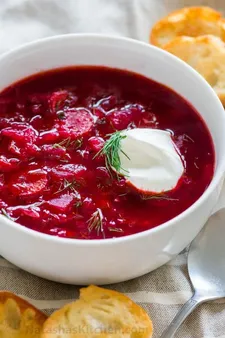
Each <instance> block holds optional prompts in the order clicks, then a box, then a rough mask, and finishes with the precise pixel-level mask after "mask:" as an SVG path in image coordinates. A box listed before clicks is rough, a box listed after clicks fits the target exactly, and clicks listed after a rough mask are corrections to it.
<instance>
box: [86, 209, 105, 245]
mask: <svg viewBox="0 0 225 338" xmlns="http://www.w3.org/2000/svg"><path fill="white" fill-rule="evenodd" d="M87 224H88V231H89V232H92V231H93V230H96V232H97V236H99V234H100V233H101V234H102V236H103V238H105V232H104V228H103V214H102V211H101V209H99V208H97V210H96V211H95V212H93V214H92V216H91V218H90V219H89V220H88V222H87Z"/></svg>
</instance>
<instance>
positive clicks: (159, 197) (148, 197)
mask: <svg viewBox="0 0 225 338" xmlns="http://www.w3.org/2000/svg"><path fill="white" fill-rule="evenodd" d="M141 199H142V200H146V201H147V200H167V201H178V199H177V198H171V197H169V196H167V195H162V194H158V195H141Z"/></svg>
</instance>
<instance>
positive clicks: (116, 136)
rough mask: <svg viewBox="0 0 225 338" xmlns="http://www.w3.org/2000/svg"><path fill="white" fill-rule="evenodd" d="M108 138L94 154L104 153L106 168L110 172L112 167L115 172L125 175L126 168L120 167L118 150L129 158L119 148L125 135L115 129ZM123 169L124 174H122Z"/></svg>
mask: <svg viewBox="0 0 225 338" xmlns="http://www.w3.org/2000/svg"><path fill="white" fill-rule="evenodd" d="M107 136H110V138H109V139H108V140H107V141H106V142H105V144H104V146H103V148H102V149H101V150H100V151H99V152H98V153H97V154H96V155H95V156H94V158H95V157H97V156H99V155H105V165H106V168H107V170H108V171H109V172H110V173H111V171H112V169H114V170H116V172H117V173H120V174H121V175H124V176H126V173H127V170H125V169H123V168H122V167H121V160H120V156H119V152H121V153H122V154H123V155H124V156H126V157H127V158H128V160H130V158H129V157H128V156H127V154H125V152H124V151H123V150H122V149H121V141H122V140H123V139H125V138H126V135H122V132H121V131H117V132H115V133H113V134H109V135H107ZM121 171H124V172H125V174H122V173H121Z"/></svg>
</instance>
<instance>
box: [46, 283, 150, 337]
mask: <svg viewBox="0 0 225 338" xmlns="http://www.w3.org/2000/svg"><path fill="white" fill-rule="evenodd" d="M152 330H153V328H152V322H151V319H150V318H149V316H148V315H147V313H146V312H145V311H144V310H143V309H142V308H141V307H140V306H138V305H137V304H135V303H134V302H133V301H132V300H130V299H129V298H128V297H126V296H125V295H123V294H121V293H119V292H116V291H111V290H107V289H103V288H100V287H97V286H92V285H91V286H89V287H87V288H82V289H81V292H80V299H79V300H77V301H74V302H73V303H70V304H68V305H66V306H64V307H63V308H61V309H59V310H57V311H56V312H54V313H53V314H52V315H51V316H50V317H49V318H48V319H47V321H46V322H45V324H44V327H43V333H42V336H41V337H42V338H74V337H76V338H86V337H88V338H94V337H98V338H100V337H101V338H109V337H110V338H111V337H113V338H117V337H118V338H123V337H124V338H125V337H126V338H129V337H135V338H150V337H152Z"/></svg>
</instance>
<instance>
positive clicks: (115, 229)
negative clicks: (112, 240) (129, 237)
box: [108, 227, 123, 232]
mask: <svg viewBox="0 0 225 338" xmlns="http://www.w3.org/2000/svg"><path fill="white" fill-rule="evenodd" d="M108 229H109V231H112V232H123V229H121V228H112V227H108Z"/></svg>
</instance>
